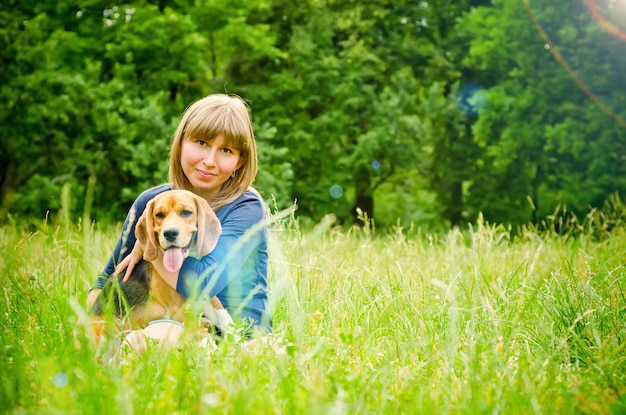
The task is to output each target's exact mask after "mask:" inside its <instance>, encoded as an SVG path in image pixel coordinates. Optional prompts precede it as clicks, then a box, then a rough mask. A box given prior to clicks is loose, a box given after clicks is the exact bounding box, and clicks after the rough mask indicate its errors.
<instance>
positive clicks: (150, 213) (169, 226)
mask: <svg viewBox="0 0 626 415" xmlns="http://www.w3.org/2000/svg"><path fill="white" fill-rule="evenodd" d="M221 231H222V228H221V225H220V222H219V220H218V219H217V216H215V213H214V212H213V210H212V209H211V207H210V206H209V204H208V203H207V201H206V200H204V199H203V198H201V197H199V196H197V195H196V194H194V193H192V192H189V191H187V190H171V191H167V192H164V193H161V194H160V195H158V196H156V197H155V198H154V199H152V200H151V201H150V202H148V204H147V206H146V209H145V211H144V212H143V214H142V215H141V216H140V217H139V220H138V221H137V225H136V227H135V236H136V237H137V241H138V243H139V244H140V245H141V247H142V248H143V261H140V262H139V264H137V266H136V267H135V269H134V270H133V273H132V274H131V276H130V279H128V281H126V282H123V279H124V275H123V274H122V275H120V276H118V277H116V278H110V279H109V281H108V282H107V283H106V284H105V286H104V289H103V290H102V292H101V293H100V294H99V296H98V297H97V299H96V301H95V302H94V304H93V308H92V312H93V314H94V315H95V316H96V317H97V318H98V317H101V316H102V315H103V314H104V310H105V309H106V307H107V306H109V307H111V309H112V312H113V313H114V314H115V316H116V317H118V318H120V319H121V320H122V321H124V322H125V323H127V325H129V326H130V327H131V328H140V329H142V328H146V327H147V326H148V324H149V323H150V322H153V321H159V320H162V319H169V320H171V319H175V320H177V321H179V322H184V320H185V313H184V312H183V304H184V302H185V299H184V298H183V297H182V296H181V295H180V294H178V293H177V292H176V290H175V289H174V288H172V287H171V286H170V285H168V284H167V283H166V282H165V281H164V279H163V278H162V277H161V275H160V274H159V272H158V270H157V267H155V264H156V261H162V263H161V265H162V268H163V269H165V270H167V271H168V272H171V273H176V272H178V271H179V270H180V268H181V266H182V264H183V261H184V259H185V258H186V257H187V256H189V255H192V256H194V257H197V258H201V257H202V256H204V255H206V254H208V253H210V252H211V251H212V250H213V249H214V248H215V245H216V244H217V239H218V238H219V236H220V234H221ZM211 305H212V306H213V309H214V311H215V310H220V311H221V310H223V311H222V313H224V312H226V310H224V307H223V306H222V304H221V302H220V301H219V299H218V298H217V297H213V298H212V299H211ZM226 313H227V312H226ZM229 317H230V316H229ZM96 331H97V332H98V331H99V330H96Z"/></svg>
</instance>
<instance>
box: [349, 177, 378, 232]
mask: <svg viewBox="0 0 626 415" xmlns="http://www.w3.org/2000/svg"><path fill="white" fill-rule="evenodd" d="M357 209H360V210H361V211H362V212H363V214H364V216H365V215H367V216H366V217H367V218H368V219H373V218H374V189H372V184H371V180H370V171H369V169H368V168H367V167H358V168H357V169H356V170H355V172H354V205H353V206H352V214H353V215H354V219H355V221H356V222H357V223H359V224H360V225H364V222H363V221H361V220H359V215H358V213H357Z"/></svg>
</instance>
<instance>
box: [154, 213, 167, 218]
mask: <svg viewBox="0 0 626 415" xmlns="http://www.w3.org/2000/svg"><path fill="white" fill-rule="evenodd" d="M154 217H155V218H157V219H163V218H165V213H163V212H157V213H155V214H154Z"/></svg>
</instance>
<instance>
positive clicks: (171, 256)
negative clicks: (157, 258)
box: [163, 248, 184, 272]
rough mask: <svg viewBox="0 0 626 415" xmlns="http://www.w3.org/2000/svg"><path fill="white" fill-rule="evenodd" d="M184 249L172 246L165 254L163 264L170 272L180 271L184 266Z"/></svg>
mask: <svg viewBox="0 0 626 415" xmlns="http://www.w3.org/2000/svg"><path fill="white" fill-rule="evenodd" d="M183 259H184V258H183V250H182V249H180V248H170V249H168V250H167V251H165V254H163V266H164V267H165V269H166V270H167V271H169V272H178V270H179V269H180V267H182V266H183Z"/></svg>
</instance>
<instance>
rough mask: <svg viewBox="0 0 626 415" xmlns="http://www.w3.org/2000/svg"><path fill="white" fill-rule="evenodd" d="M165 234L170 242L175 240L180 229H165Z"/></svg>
mask: <svg viewBox="0 0 626 415" xmlns="http://www.w3.org/2000/svg"><path fill="white" fill-rule="evenodd" d="M163 236H165V239H167V240H168V241H170V242H173V241H175V240H176V238H177V237H178V229H166V230H164V231H163Z"/></svg>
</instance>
